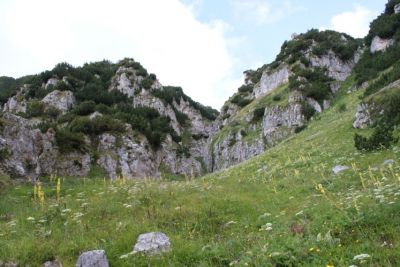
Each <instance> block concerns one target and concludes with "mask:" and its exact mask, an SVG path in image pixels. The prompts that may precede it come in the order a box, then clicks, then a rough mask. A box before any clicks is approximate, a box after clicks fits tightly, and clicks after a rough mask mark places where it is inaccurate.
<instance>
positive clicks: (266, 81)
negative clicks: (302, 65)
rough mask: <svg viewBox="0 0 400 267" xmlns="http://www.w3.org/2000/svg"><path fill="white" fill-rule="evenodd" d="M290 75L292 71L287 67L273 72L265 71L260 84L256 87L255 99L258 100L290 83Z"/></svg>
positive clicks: (254, 91)
mask: <svg viewBox="0 0 400 267" xmlns="http://www.w3.org/2000/svg"><path fill="white" fill-rule="evenodd" d="M289 75H290V71H289V68H288V66H286V65H284V66H282V67H280V68H279V69H278V70H274V71H272V72H270V71H269V70H267V71H265V72H264V73H263V74H262V76H261V80H260V82H259V83H257V84H256V85H255V86H254V90H253V95H254V97H255V98H258V97H260V96H262V95H265V94H266V93H268V92H270V91H271V90H273V89H275V88H277V87H278V86H280V85H282V84H285V83H287V82H289Z"/></svg>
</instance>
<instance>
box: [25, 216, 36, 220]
mask: <svg viewBox="0 0 400 267" xmlns="http://www.w3.org/2000/svg"><path fill="white" fill-rule="evenodd" d="M26 220H27V221H34V220H35V218H33V217H28V218H26Z"/></svg>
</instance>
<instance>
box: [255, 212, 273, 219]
mask: <svg viewBox="0 0 400 267" xmlns="http://www.w3.org/2000/svg"><path fill="white" fill-rule="evenodd" d="M269 216H271V213H264V214H263V215H261V216H260V217H258V219H265V218H267V217H269Z"/></svg>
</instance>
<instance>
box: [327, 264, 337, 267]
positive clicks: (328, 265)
mask: <svg viewBox="0 0 400 267" xmlns="http://www.w3.org/2000/svg"><path fill="white" fill-rule="evenodd" d="M326 267H335V266H333V265H331V264H327V265H326Z"/></svg>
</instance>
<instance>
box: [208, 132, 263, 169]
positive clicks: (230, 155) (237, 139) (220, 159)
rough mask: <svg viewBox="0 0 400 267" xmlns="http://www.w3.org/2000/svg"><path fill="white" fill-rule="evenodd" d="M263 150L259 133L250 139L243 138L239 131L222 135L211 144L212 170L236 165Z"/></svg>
mask: <svg viewBox="0 0 400 267" xmlns="http://www.w3.org/2000/svg"><path fill="white" fill-rule="evenodd" d="M264 150H265V145H264V142H263V138H262V136H261V134H260V135H259V136H258V137H255V138H253V139H251V140H249V139H247V140H246V139H245V138H244V137H243V136H242V134H241V133H240V132H238V133H236V134H229V135H227V136H225V137H222V138H221V139H219V140H218V141H217V142H215V143H214V144H213V145H212V148H211V151H212V160H213V167H212V169H213V170H214V171H216V170H221V169H225V168H228V167H230V166H232V165H236V164H238V163H240V162H243V161H245V160H247V159H250V158H252V157H254V156H257V155H260V154H261V153H262V152H264Z"/></svg>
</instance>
